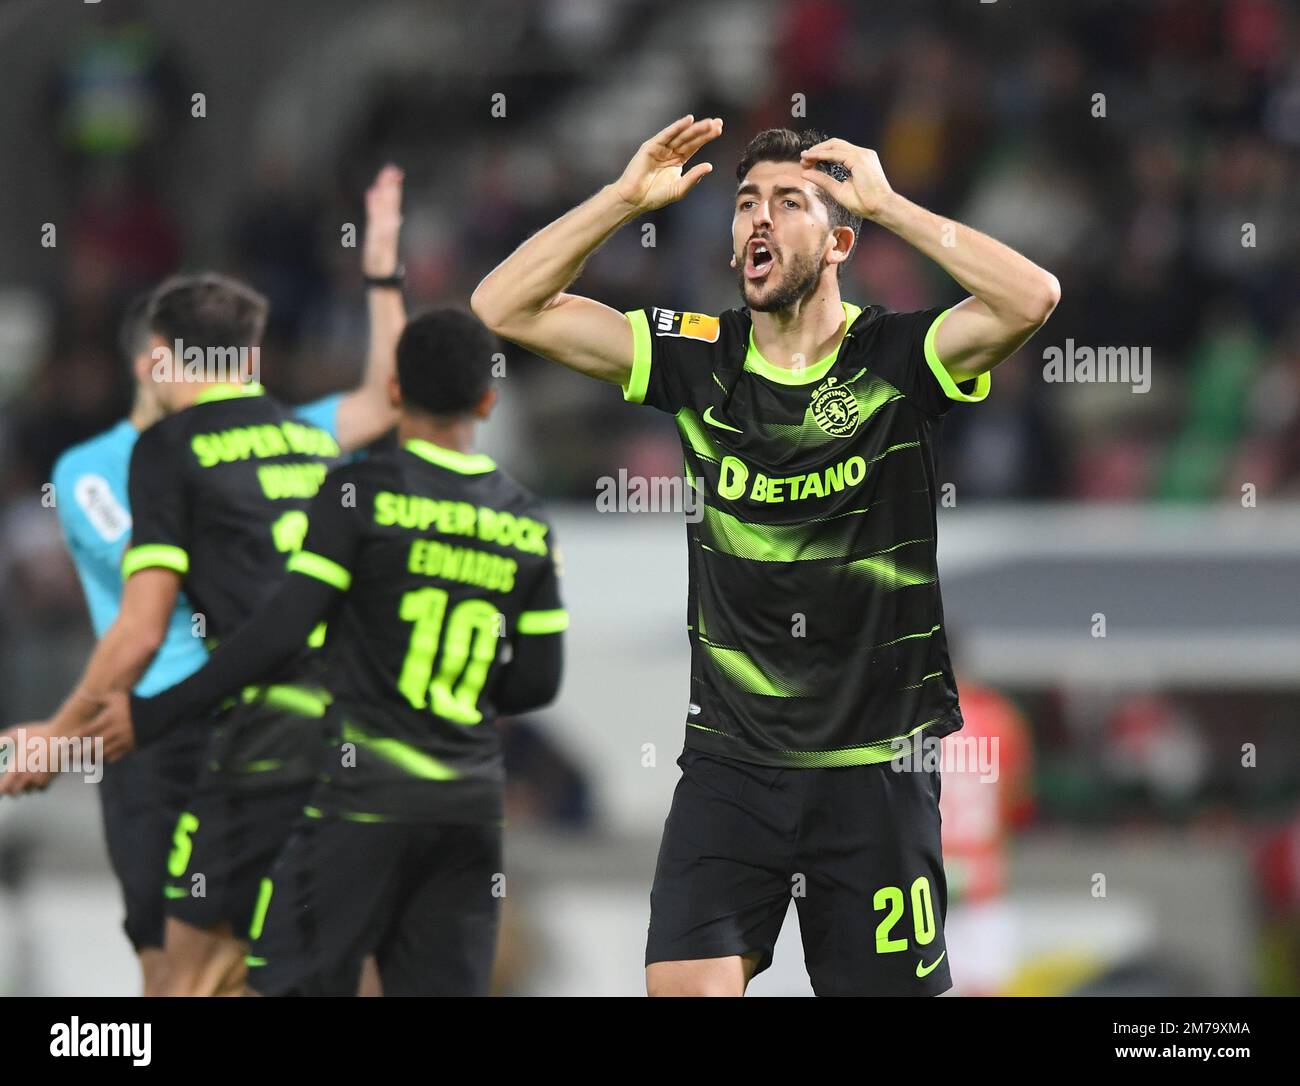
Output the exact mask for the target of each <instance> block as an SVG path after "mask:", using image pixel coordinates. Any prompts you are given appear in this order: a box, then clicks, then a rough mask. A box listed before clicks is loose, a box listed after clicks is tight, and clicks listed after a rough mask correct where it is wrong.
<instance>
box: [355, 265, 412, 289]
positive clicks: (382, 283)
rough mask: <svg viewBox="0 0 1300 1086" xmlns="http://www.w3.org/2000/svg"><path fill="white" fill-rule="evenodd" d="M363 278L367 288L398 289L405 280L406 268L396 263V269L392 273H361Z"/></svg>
mask: <svg viewBox="0 0 1300 1086" xmlns="http://www.w3.org/2000/svg"><path fill="white" fill-rule="evenodd" d="M363 279H364V280H365V284H366V289H367V290H373V289H379V290H389V289H400V288H401V286H402V283H403V282H404V281H405V280H406V268H404V267H403V266H402V265H401V264H398V265H397V270H396V271H395V272H393V274H392V275H363Z"/></svg>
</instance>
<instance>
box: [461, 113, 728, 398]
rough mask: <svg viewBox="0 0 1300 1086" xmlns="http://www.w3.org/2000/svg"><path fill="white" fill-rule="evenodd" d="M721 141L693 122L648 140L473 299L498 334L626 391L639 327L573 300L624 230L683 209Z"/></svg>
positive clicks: (713, 129) (714, 128) (707, 125)
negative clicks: (572, 290)
mask: <svg viewBox="0 0 1300 1086" xmlns="http://www.w3.org/2000/svg"><path fill="white" fill-rule="evenodd" d="M721 134H722V121H720V120H718V119H717V118H708V119H705V120H702V121H697V120H695V118H694V117H692V116H690V115H687V116H685V117H682V118H680V119H678V120H676V121H674V122H673V123H672V124H670V125H669V126H668V127H667V128H665V129H663V130H662V131H661V132H659V133H657V134H656V135H654V136H652V137H651V138H650V139H648V140H646V142H645V143H643V144H642V145H641V146H640V147H639V148H638V149H637V152H636V154H635V155H633V156H632V160H631V161H630V162H629V163H628V165H627V168H626V169H625V170H624V171H623V173H622V176H620V177H619V179H618V180H617V181H615V182H614V183H613V184H610V185H606V186H605V187H604V188H602V189H601V190H600V191H599V192H597V193H596V194H595V195H594V196H592V197H591V198H590V199H588V200H586V201H584V202H583V203H581V204H579V205H578V206H577V207H575V208H574V209H573V210H572V211H569V212H568V213H566V214H565V215H563V216H561V217H560V218H558V219H556V220H555V222H553V223H551V224H550V225H548V226H546V227H545V228H544V229H542V230H540V231H538V232H537V233H536V234H534V235H533V236H532V237H531V238H529V239H528V240H527V241H525V242H524V243H523V244H522V245H521V246H519V248H518V249H516V250H515V251H514V252H513V253H511V254H510V256H508V257H507V258H506V259H505V260H503V261H502V262H501V263H500V264H498V265H497V267H496V268H494V269H493V270H492V272H491V273H489V275H488V276H487V277H486V278H485V279H484V280H483V281H482V282H481V283H480V284H479V285H478V287H477V288H476V289H475V291H474V294H473V296H472V297H471V298H470V307H471V308H472V309H473V310H474V314H475V316H477V317H478V318H479V320H481V321H482V322H483V323H484V324H486V325H487V326H488V327H489V328H490V329H491V330H492V331H493V332H495V333H496V334H497V335H499V336H501V337H503V338H504V339H508V340H510V341H511V342H513V343H518V344H519V345H520V346H521V347H526V348H527V349H528V350H530V351H534V352H536V353H537V354H540V355H542V356H543V357H546V358H549V359H551V360H552V361H555V362H559V363H560V364H561V365H564V366H568V367H569V368H570V369H573V370H577V371H578V372H579V373H584V374H586V375H587V376H588V377H595V378H597V379H599V380H601V381H608V382H610V383H611V384H616V385H626V384H627V380H628V377H629V375H630V373H631V371H632V354H633V342H632V328H631V325H630V324H629V323H628V320H627V318H626V317H625V316H624V315H623V314H622V313H620V312H619V311H618V310H617V309H613V308H611V307H610V306H607V305H603V304H602V303H600V302H597V301H594V300H592V299H590V298H583V297H580V296H578V295H575V294H567V293H565V290H566V288H567V287H568V286H569V285H570V284H571V283H572V282H573V281H574V280H575V279H576V278H577V277H578V274H579V273H580V272H581V271H582V266H583V264H584V263H586V260H587V258H588V257H589V256H590V255H591V254H592V253H593V252H595V251H596V250H597V249H598V248H600V246H601V245H603V244H604V242H605V240H606V239H607V238H608V237H610V235H612V234H613V233H614V231H616V230H617V229H618V228H619V227H621V226H623V225H624V224H625V223H628V222H631V221H632V220H633V219H634V218H636V217H637V216H638V215H640V214H642V213H643V212H646V211H653V210H655V209H656V208H660V207H663V206H665V205H666V204H670V203H673V202H675V201H677V200H680V199H681V198H682V197H683V196H685V195H686V193H688V192H689V191H690V190H691V189H692V188H694V187H695V186H696V185H697V184H698V183H699V182H700V181H701V180H702V179H703V178H704V177H705V176H706V175H707V174H708V173H709V172H710V171H711V170H712V169H713V167H712V166H711V165H710V164H709V163H707V162H702V163H698V164H696V165H695V166H693V167H692V168H691V169H690V170H687V171H685V172H683V169H682V168H683V166H684V165H685V164H686V162H687V161H689V160H690V158H691V156H693V155H694V154H695V152H696V151H698V150H699V149H700V148H701V147H703V146H704V144H706V143H708V142H709V141H710V140H713V139H716V138H717V137H718V136H719V135H721Z"/></svg>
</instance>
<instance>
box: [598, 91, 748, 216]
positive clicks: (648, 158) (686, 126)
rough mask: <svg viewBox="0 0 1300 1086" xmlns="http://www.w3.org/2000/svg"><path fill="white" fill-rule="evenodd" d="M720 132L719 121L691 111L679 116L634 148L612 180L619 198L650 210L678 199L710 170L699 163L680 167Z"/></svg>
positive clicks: (707, 165) (720, 133)
mask: <svg viewBox="0 0 1300 1086" xmlns="http://www.w3.org/2000/svg"><path fill="white" fill-rule="evenodd" d="M720 135H722V120H721V119H720V118H718V117H706V118H705V119H704V120H701V121H697V120H696V119H695V117H694V116H693V115H691V114H689V113H688V114H687V115H686V116H685V117H680V118H678V119H677V120H675V121H674V122H673V123H672V124H670V125H669V126H668V127H667V128H665V129H663V130H662V131H660V132H657V133H655V135H653V136H651V137H650V138H649V139H648V140H646V141H645V143H643V144H641V146H640V147H638V148H637V152H636V154H635V155H633V156H632V161H631V162H629V163H628V164H627V168H626V169H625V170H624V171H623V174H622V176H621V177H620V178H619V179H618V181H617V182H616V183H615V186H614V188H615V191H616V192H617V193H618V196H619V199H621V200H623V201H624V202H625V203H628V204H631V205H632V206H633V207H636V208H637V209H638V210H640V211H653V210H655V208H659V207H664V206H665V205H667V204H671V203H674V202H676V201H677V200H680V199H681V198H682V197H683V196H685V195H686V194H687V193H688V192H690V191H691V189H693V188H694V187H695V186H696V185H698V184H699V183H700V182H701V181H702V180H704V178H705V177H706V176H707V175H708V174H709V173H710V172H711V171H712V170H713V166H712V165H711V164H710V163H708V162H700V163H697V164H696V165H694V166H692V167H691V168H690V169H689V170H686V171H683V167H684V166H685V165H686V163H687V162H689V161H690V159H691V157H692V156H693V155H694V154H695V152H696V151H698V150H699V149H700V148H701V147H703V146H704V145H705V144H706V143H708V142H709V141H710V140H715V139H717V138H718V137H719V136H720Z"/></svg>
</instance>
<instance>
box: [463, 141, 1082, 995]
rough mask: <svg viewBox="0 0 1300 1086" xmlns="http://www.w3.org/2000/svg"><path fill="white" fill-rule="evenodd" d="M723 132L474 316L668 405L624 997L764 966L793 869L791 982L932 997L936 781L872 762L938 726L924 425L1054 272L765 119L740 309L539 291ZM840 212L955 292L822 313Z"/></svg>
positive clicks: (618, 197) (631, 191) (1016, 336)
mask: <svg viewBox="0 0 1300 1086" xmlns="http://www.w3.org/2000/svg"><path fill="white" fill-rule="evenodd" d="M721 131H722V122H721V121H719V120H717V119H707V120H701V121H695V120H694V118H693V117H684V118H682V119H680V120H678V121H676V122H675V123H673V124H671V125H669V126H668V127H667V128H665V129H664V130H663V131H662V132H660V133H658V134H657V135H656V136H654V137H653V138H651V139H650V140H648V141H647V142H646V143H644V144H642V146H641V148H640V149H639V150H638V152H637V153H636V155H635V156H634V157H633V159H632V161H631V162H630V163H629V165H628V167H627V168H626V170H624V172H623V174H622V176H621V177H620V178H619V179H618V181H616V182H615V183H614V184H612V185H608V186H606V187H605V188H604V189H602V190H601V191H600V192H599V193H597V194H596V195H595V196H593V197H592V198H591V199H590V200H588V201H587V202H585V203H584V204H582V205H581V206H579V207H577V208H575V209H574V210H572V211H570V212H569V213H568V214H567V215H565V216H563V217H562V218H561V219H559V220H558V221H556V222H554V223H552V224H551V225H550V226H548V227H546V228H545V229H544V230H542V231H540V232H539V233H537V234H535V235H534V236H533V237H532V238H530V239H529V240H528V241H527V242H525V243H524V244H523V245H522V246H521V247H520V248H519V249H518V250H517V251H516V252H515V253H514V254H513V255H512V256H510V257H509V259H507V260H506V261H505V262H503V263H502V264H501V265H500V266H499V267H498V268H497V269H496V270H494V271H493V272H492V274H491V275H489V276H488V277H487V278H486V279H485V280H484V281H483V282H482V283H481V284H479V287H478V289H477V290H476V291H475V293H474V298H473V302H472V305H473V308H474V311H475V312H476V313H477V314H478V315H479V317H481V318H482V319H483V321H484V322H485V323H486V324H488V326H489V327H491V328H492V329H493V330H494V331H496V332H498V333H499V334H501V335H502V336H504V337H506V338H507V339H511V340H514V341H515V342H517V343H520V344H522V345H524V346H526V347H528V348H530V349H532V350H534V351H536V352H538V353H539V354H542V355H545V356H547V357H550V358H552V359H554V360H555V361H557V362H560V363H562V364H564V365H566V366H569V367H570V368H572V369H576V370H578V371H579V372H582V373H586V374H588V375H590V376H593V377H596V378H599V379H601V380H605V381H609V382H611V383H614V384H618V385H621V386H622V387H623V391H624V396H625V397H626V398H627V399H628V400H630V401H632V402H635V403H646V404H649V405H651V406H653V407H657V408H659V409H660V410H662V411H666V412H668V413H669V414H671V415H673V416H674V418H675V420H676V424H677V428H678V431H679V434H680V436H681V440H682V447H683V452H684V455H685V462H686V474H687V479H688V481H689V482H690V484H691V486H692V487H693V489H694V491H695V494H696V497H697V498H698V499H700V501H701V503H702V506H703V515H702V519H700V520H699V522H698V523H694V524H691V525H689V526H688V537H687V538H688V544H689V556H690V598H689V601H688V609H687V627H688V631H689V634H690V639H691V654H692V669H691V696H690V704H689V707H688V711H687V716H686V750H685V752H684V753H683V755H682V758H681V759H680V761H679V765H680V766H681V768H682V773H683V775H682V779H681V781H680V783H679V785H678V788H677V792H676V794H675V796H674V799H673V806H672V810H671V812H670V813H669V816H668V820H667V823H666V825H665V829H664V837H663V843H662V846H661V850H660V856H659V865H658V869H657V871H656V875H655V883H654V889H653V892H652V895H651V919H650V933H649V942H648V947H647V953H646V965H647V970H646V978H647V987H648V989H649V991H650V992H651V994H715V993H716V994H741V993H742V992H743V991H744V989H745V986H746V984H747V983H748V981H749V979H750V978H751V977H752V976H753V975H754V974H755V973H756V972H758V971H761V970H762V969H764V968H766V967H767V965H768V964H769V962H770V960H771V953H772V947H773V945H774V943H775V941H776V936H777V933H778V932H779V930H780V927H781V923H782V920H783V919H784V916H785V913H786V911H787V908H788V905H789V900H790V897H791V893H792V884H793V887H794V888H795V889H796V890H798V891H800V892H796V893H795V894H794V896H795V898H796V902H797V905H798V908H799V915H800V928H801V931H802V936H803V942H804V954H805V962H806V964H807V967H808V971H809V974H810V976H811V978H812V981H813V986H814V988H815V990H816V991H817V992H818V994H894V993H898V994H918V995H921V994H938V993H939V992H942V991H944V990H946V989H947V988H948V987H949V986H950V984H951V982H950V979H949V973H948V964H947V962H946V960H945V959H946V950H945V949H944V941H943V917H944V912H945V909H946V890H945V883H944V876H943V866H942V860H941V857H940V848H939V812H938V799H939V775H938V772H937V770H930V771H925V770H924V768H922V770H921V771H919V772H906V771H896V770H898V769H900V768H901V767H903V765H904V760H903V759H898V761H897V764H891V760H892V759H895V758H896V757H897V756H898V755H899V754H901V753H905V752H907V751H908V750H910V749H911V748H912V747H913V746H915V745H917V744H920V743H922V742H923V741H924V740H926V739H930V738H933V739H937V738H938V737H940V736H942V735H944V734H947V733H949V732H951V731H954V730H956V729H958V728H960V727H961V713H960V710H959V708H958V700H957V687H956V682H955V680H954V678H953V674H952V667H951V664H950V662H949V659H948V651H947V647H946V642H945V637H944V630H943V609H942V605H941V602H940V597H939V585H938V576H937V571H936V567H935V515H934V508H935V499H936V492H937V481H936V477H935V456H934V445H935V439H936V436H937V432H938V428H939V423H940V421H941V419H942V417H943V415H944V414H945V412H946V411H947V410H948V408H949V407H950V406H951V404H952V403H954V402H971V403H975V402H979V401H980V400H982V399H984V397H985V396H986V395H987V394H988V389H989V380H990V379H989V376H988V374H989V371H990V370H991V369H992V368H993V367H994V366H995V365H997V363H999V362H1001V361H1002V360H1003V359H1005V358H1006V357H1008V356H1009V355H1010V354H1011V353H1012V352H1014V351H1015V350H1016V349H1017V348H1018V347H1019V346H1020V345H1021V344H1022V343H1024V342H1025V340H1026V339H1028V338H1029V336H1030V335H1032V334H1033V332H1034V331H1035V330H1036V329H1037V328H1039V327H1040V326H1041V325H1042V324H1043V322H1044V321H1046V320H1047V318H1048V316H1049V315H1050V313H1051V312H1052V310H1053V308H1054V307H1055V305H1056V302H1057V299H1058V297H1059V286H1058V284H1057V282H1056V280H1055V278H1054V277H1053V276H1051V275H1050V274H1048V273H1047V272H1045V271H1044V270H1043V269H1041V268H1039V267H1037V266H1036V265H1034V264H1033V263H1031V262H1030V261H1029V260H1027V259H1025V258H1024V257H1022V256H1020V255H1019V254H1017V253H1015V252H1013V251H1012V250H1010V249H1008V248H1007V247H1006V246H1004V245H1001V244H999V243H998V242H996V241H994V240H992V239H991V238H988V237H985V236H984V235H982V234H979V233H977V232H976V231H974V230H971V229H969V228H967V227H965V226H960V225H958V224H956V223H952V222H948V221H945V220H943V219H941V218H939V217H938V216H936V215H932V214H931V213H930V212H928V211H925V210H923V209H921V208H919V207H917V206H916V205H915V204H912V203H910V202H909V201H907V200H906V199H904V198H903V197H901V196H898V195H897V194H896V193H894V192H893V191H892V190H891V189H890V187H889V183H888V182H887V181H886V179H885V176H884V173H883V172H882V170H881V167H880V163H879V161H878V160H877V158H876V154H875V152H874V151H869V150H865V149H863V148H859V147H854V146H852V145H851V144H848V143H846V142H845V141H843V140H838V139H829V140H827V139H823V138H822V137H821V136H820V135H818V134H816V133H812V132H807V133H803V134H797V133H794V132H791V131H789V130H786V129H773V130H769V131H766V132H763V133H760V134H759V135H758V136H757V137H756V138H755V139H754V140H753V141H752V142H751V143H750V145H749V146H748V148H747V149H746V151H745V154H744V156H743V158H742V160H741V162H740V164H739V166H738V168H737V171H736V176H737V180H738V182H739V185H738V188H737V190H736V194H735V210H734V215H733V218H732V227H731V230H732V260H731V266H732V267H733V268H734V269H736V273H737V279H738V282H739V287H740V292H741V297H742V299H743V302H744V307H743V308H739V309H733V310H730V311H728V312H726V313H723V314H722V315H721V316H714V315H708V314H701V313H693V312H681V311H678V310H673V309H663V308H655V309H637V310H632V311H630V312H628V313H626V314H624V313H619V312H618V311H617V310H613V309H610V308H609V307H607V306H604V305H601V304H600V303H599V302H595V301H592V300H591V299H588V298H582V297H579V296H576V295H573V294H569V293H566V290H567V288H568V286H569V284H570V283H571V282H572V280H573V279H574V278H575V277H576V276H577V274H578V272H579V270H580V269H581V267H582V265H583V262H584V261H585V260H586V259H587V258H588V257H589V256H590V255H591V254H592V252H593V251H594V250H595V249H596V248H598V247H599V246H600V245H601V244H602V243H603V242H604V240H605V239H606V238H608V237H609V236H610V235H611V234H612V233H613V232H614V231H615V230H617V229H618V228H619V227H620V226H622V225H624V224H625V223H627V222H630V221H631V220H632V219H634V218H635V217H636V216H638V215H640V214H642V213H643V212H646V211H650V210H653V209H655V208H659V207H663V206H664V205H666V204H669V203H672V202H674V201H675V200H678V199H681V198H682V197H683V196H684V195H685V194H686V193H687V192H688V191H689V190H690V189H691V188H693V187H694V186H695V185H696V184H698V183H699V182H700V181H701V180H702V179H703V178H704V177H705V176H706V175H707V174H708V173H709V172H710V171H711V169H712V167H711V166H710V165H708V164H699V165H696V166H694V167H692V168H691V169H689V171H685V172H684V166H685V164H686V163H687V162H688V161H689V160H690V159H691V157H692V156H693V155H694V154H695V152H696V151H698V150H699V148H700V147H702V146H703V145H704V144H706V143H708V142H709V141H710V140H712V139H714V138H716V137H717V136H718V135H719V134H720V133H721ZM864 219H865V220H870V221H872V222H875V223H876V224H878V225H880V226H883V227H885V228H886V229H888V230H891V231H892V232H894V233H895V234H897V235H898V236H899V237H901V238H902V239H903V240H904V241H906V242H908V243H910V244H911V245H913V246H914V247H916V248H917V249H918V250H920V251H921V252H922V253H924V254H925V255H926V256H928V257H930V258H931V259H932V260H934V261H935V262H936V263H937V264H939V265H940V266H941V267H942V268H943V269H944V270H945V271H946V272H947V273H948V274H949V275H951V276H952V277H953V278H954V279H956V280H957V282H958V283H960V284H961V285H962V286H963V287H965V288H966V290H967V291H969V293H970V295H971V297H968V298H966V299H965V300H964V301H962V302H960V303H959V304H957V305H955V306H953V307H951V308H946V309H943V308H941V309H931V310H924V311H922V312H918V313H902V314H899V313H888V312H885V311H883V310H881V309H880V308H878V307H875V306H868V307H865V308H861V309H860V308H859V307H858V306H856V305H853V304H851V303H849V302H847V301H845V300H842V299H841V297H840V288H839V269H840V266H841V265H842V264H843V263H844V262H845V261H846V260H847V259H848V258H849V256H850V255H851V253H852V251H853V248H854V245H855V242H856V240H857V237H858V234H859V232H860V231H861V229H862V223H863V220H864ZM921 764H922V767H924V766H925V765H927V764H928V763H926V762H922V763H921ZM912 765H913V763H912V762H911V761H910V760H908V761H907V762H906V768H907V769H911V768H912Z"/></svg>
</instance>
